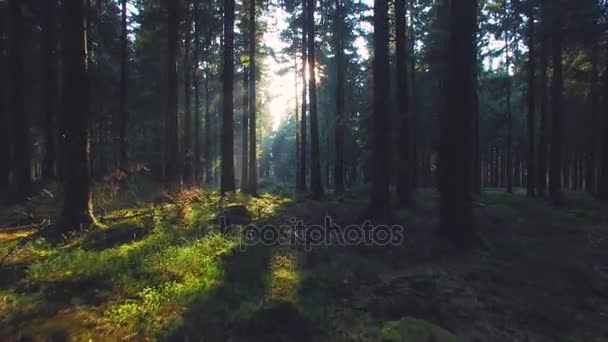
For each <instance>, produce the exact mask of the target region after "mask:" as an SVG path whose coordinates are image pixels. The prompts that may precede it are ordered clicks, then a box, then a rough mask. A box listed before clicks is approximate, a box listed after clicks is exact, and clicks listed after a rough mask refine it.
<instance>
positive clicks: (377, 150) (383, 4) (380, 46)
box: [369, 0, 391, 220]
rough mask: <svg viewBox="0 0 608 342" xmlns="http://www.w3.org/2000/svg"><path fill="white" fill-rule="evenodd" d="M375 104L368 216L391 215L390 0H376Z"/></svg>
mask: <svg viewBox="0 0 608 342" xmlns="http://www.w3.org/2000/svg"><path fill="white" fill-rule="evenodd" d="M373 23H374V35H373V39H374V60H373V75H374V76H373V77H374V90H373V92H374V93H373V96H374V100H373V101H374V103H373V106H374V107H373V114H372V115H373V116H372V131H371V135H372V136H371V144H372V151H373V157H372V158H373V160H372V175H371V178H372V179H371V182H372V184H371V194H370V195H371V198H370V209H369V215H370V216H371V217H372V218H375V219H378V220H388V219H389V218H390V215H391V212H390V200H389V181H388V179H389V169H388V138H387V132H388V117H387V112H388V106H387V98H386V96H387V94H388V86H387V85H388V79H389V77H388V74H389V69H388V1H387V0H374V19H373Z"/></svg>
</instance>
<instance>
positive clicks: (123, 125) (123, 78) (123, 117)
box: [118, 0, 129, 171]
mask: <svg viewBox="0 0 608 342" xmlns="http://www.w3.org/2000/svg"><path fill="white" fill-rule="evenodd" d="M120 26H121V46H120V105H119V106H120V108H119V112H120V131H119V136H118V141H119V145H120V147H119V154H120V157H119V158H120V169H121V170H123V171H125V170H126V169H127V124H128V120H129V113H128V111H127V75H128V65H127V64H128V60H129V55H128V53H129V52H128V51H129V50H128V49H129V37H128V31H127V0H121V21H120Z"/></svg>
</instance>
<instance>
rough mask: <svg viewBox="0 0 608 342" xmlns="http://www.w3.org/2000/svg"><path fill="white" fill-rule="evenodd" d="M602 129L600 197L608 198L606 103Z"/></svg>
mask: <svg viewBox="0 0 608 342" xmlns="http://www.w3.org/2000/svg"><path fill="white" fill-rule="evenodd" d="M604 99H605V100H604V101H607V103H608V100H607V99H608V72H606V73H605V74H604ZM603 121H604V122H603V130H602V154H601V169H600V172H601V173H600V177H599V178H598V180H599V184H598V185H599V187H598V198H599V199H601V200H608V106H607V105H604V120H603Z"/></svg>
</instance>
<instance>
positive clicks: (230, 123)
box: [220, 0, 236, 194]
mask: <svg viewBox="0 0 608 342" xmlns="http://www.w3.org/2000/svg"><path fill="white" fill-rule="evenodd" d="M222 80H223V91H222V117H223V120H222V161H221V162H222V164H221V168H222V175H221V185H220V188H221V192H222V194H226V193H227V192H232V191H234V190H235V189H236V184H235V180H234V108H233V104H234V99H233V95H234V94H233V92H234V83H233V82H234V0H224V68H223V75H222Z"/></svg>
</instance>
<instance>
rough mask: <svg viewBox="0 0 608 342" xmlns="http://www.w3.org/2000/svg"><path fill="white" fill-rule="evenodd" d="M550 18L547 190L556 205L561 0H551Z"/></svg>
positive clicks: (558, 196)
mask: <svg viewBox="0 0 608 342" xmlns="http://www.w3.org/2000/svg"><path fill="white" fill-rule="evenodd" d="M551 6H552V13H551V15H552V19H553V25H554V26H553V29H552V33H553V39H552V42H551V46H552V60H553V63H552V64H553V75H552V77H551V107H552V108H551V109H552V111H553V117H552V118H551V119H552V120H551V122H552V125H551V126H552V127H551V169H550V173H549V192H550V194H551V200H552V202H553V204H555V205H558V204H560V202H561V187H562V184H561V177H560V170H561V158H562V152H561V150H562V138H561V136H562V131H561V111H562V108H561V106H562V96H563V90H564V79H563V73H562V36H563V33H562V29H563V28H562V23H563V20H562V13H561V11H562V6H561V0H556V1H553V2H552V5H551Z"/></svg>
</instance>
